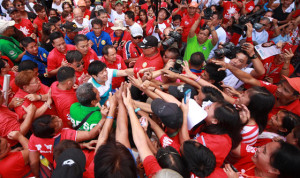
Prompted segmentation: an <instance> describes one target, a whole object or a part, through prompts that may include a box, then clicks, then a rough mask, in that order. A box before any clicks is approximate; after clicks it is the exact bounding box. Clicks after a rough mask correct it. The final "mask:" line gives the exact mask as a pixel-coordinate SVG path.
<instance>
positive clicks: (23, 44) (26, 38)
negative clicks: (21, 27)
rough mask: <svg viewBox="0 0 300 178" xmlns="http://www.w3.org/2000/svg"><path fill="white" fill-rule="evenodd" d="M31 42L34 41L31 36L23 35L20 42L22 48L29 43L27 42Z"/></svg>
mask: <svg viewBox="0 0 300 178" xmlns="http://www.w3.org/2000/svg"><path fill="white" fill-rule="evenodd" d="M32 42H35V40H34V39H33V38H31V37H25V38H23V39H22V40H21V44H22V46H23V47H24V48H26V47H27V46H28V45H29V43H32Z"/></svg>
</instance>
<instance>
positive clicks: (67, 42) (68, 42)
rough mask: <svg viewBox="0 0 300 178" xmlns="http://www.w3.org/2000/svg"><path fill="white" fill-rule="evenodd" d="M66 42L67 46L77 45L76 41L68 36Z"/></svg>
mask: <svg viewBox="0 0 300 178" xmlns="http://www.w3.org/2000/svg"><path fill="white" fill-rule="evenodd" d="M65 42H66V44H70V45H75V42H74V40H71V39H70V38H69V37H68V35H67V34H66V36H65Z"/></svg>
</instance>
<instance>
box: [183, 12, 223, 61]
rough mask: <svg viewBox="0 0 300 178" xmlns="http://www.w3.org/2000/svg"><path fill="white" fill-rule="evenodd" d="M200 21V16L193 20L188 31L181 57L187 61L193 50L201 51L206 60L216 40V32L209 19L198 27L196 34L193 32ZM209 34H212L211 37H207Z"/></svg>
mask: <svg viewBox="0 0 300 178" xmlns="http://www.w3.org/2000/svg"><path fill="white" fill-rule="evenodd" d="M200 21H201V17H200V18H198V19H197V20H196V21H195V23H194V24H193V26H192V28H191V30H190V32H189V36H188V39H187V47H186V50H185V53H184V57H183V59H184V60H186V61H189V59H190V57H191V55H192V54H193V53H195V52H202V53H203V54H204V57H205V60H207V59H208V56H209V53H210V51H211V50H212V49H213V47H214V46H215V45H216V44H217V42H218V34H217V32H216V30H215V27H214V25H213V23H212V22H211V20H209V21H208V22H207V24H206V26H205V27H204V28H201V29H200V32H199V33H198V34H196V33H195V31H196V29H197V27H198V26H199V23H200ZM210 34H211V35H212V39H208V37H209V35H210Z"/></svg>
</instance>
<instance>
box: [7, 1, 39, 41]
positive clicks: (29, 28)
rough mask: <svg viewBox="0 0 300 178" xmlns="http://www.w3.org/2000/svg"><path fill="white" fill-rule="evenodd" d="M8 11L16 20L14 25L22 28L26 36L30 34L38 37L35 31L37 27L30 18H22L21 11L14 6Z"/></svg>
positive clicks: (19, 28)
mask: <svg viewBox="0 0 300 178" xmlns="http://www.w3.org/2000/svg"><path fill="white" fill-rule="evenodd" d="M7 13H8V14H9V16H10V17H11V18H12V20H14V21H15V25H14V26H15V27H16V28H17V29H18V30H20V31H21V32H22V33H23V34H24V36H26V37H29V36H30V37H32V38H34V39H36V34H35V33H36V30H37V29H36V28H34V27H33V25H32V23H31V21H30V20H28V19H24V18H21V14H20V12H19V11H18V10H17V9H16V8H14V7H12V8H9V9H8V11H7Z"/></svg>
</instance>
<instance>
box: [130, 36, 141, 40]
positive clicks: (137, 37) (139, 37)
mask: <svg viewBox="0 0 300 178" xmlns="http://www.w3.org/2000/svg"><path fill="white" fill-rule="evenodd" d="M132 38H133V39H135V40H136V39H139V40H140V39H142V38H143V37H142V36H136V37H132Z"/></svg>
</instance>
